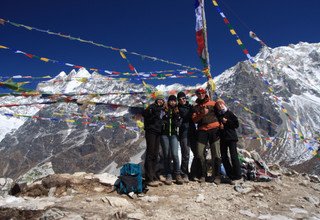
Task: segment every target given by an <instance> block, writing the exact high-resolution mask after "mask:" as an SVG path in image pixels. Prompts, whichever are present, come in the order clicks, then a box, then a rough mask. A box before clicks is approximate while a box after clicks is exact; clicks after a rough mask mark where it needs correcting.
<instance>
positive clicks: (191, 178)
mask: <svg viewBox="0 0 320 220" xmlns="http://www.w3.org/2000/svg"><path fill="white" fill-rule="evenodd" d="M189 180H190V181H193V182H198V181H199V179H198V178H197V177H190V179H189Z"/></svg>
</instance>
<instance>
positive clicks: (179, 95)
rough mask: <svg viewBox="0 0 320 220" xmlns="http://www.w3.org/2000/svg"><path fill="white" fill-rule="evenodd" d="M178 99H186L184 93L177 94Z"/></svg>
mask: <svg viewBox="0 0 320 220" xmlns="http://www.w3.org/2000/svg"><path fill="white" fill-rule="evenodd" d="M180 98H186V94H185V93H184V92H179V93H178V99H180Z"/></svg>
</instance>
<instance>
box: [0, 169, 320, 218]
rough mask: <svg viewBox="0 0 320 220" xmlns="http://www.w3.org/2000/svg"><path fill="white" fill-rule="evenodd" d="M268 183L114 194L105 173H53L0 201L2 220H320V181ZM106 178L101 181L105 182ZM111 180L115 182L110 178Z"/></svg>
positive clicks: (302, 177) (290, 178)
mask: <svg viewBox="0 0 320 220" xmlns="http://www.w3.org/2000/svg"><path fill="white" fill-rule="evenodd" d="M279 172H280V173H281V174H282V176H280V177H279V178H277V179H274V180H273V181H271V182H251V181H247V182H238V183H237V184H236V185H235V186H232V185H227V184H220V185H216V184H215V183H202V184H200V183H197V182H190V183H187V184H183V185H175V184H173V185H171V186H166V185H163V186H160V187H156V188H149V191H148V192H147V193H146V194H141V195H139V196H137V195H134V196H133V197H132V198H130V197H128V196H126V195H119V194H117V193H116V192H115V191H113V192H112V186H111V185H110V184H112V181H111V182H108V181H106V180H110V177H111V179H112V176H110V175H107V176H106V177H107V178H103V177H102V176H101V175H103V174H100V175H94V174H88V173H75V174H73V175H70V174H60V175H57V174H53V175H49V176H47V177H44V178H42V180H40V181H37V182H34V183H31V184H29V185H28V187H26V188H27V189H25V190H24V191H23V192H21V193H20V194H19V196H18V197H14V196H6V197H4V198H2V199H1V200H0V218H1V219H52V220H54V219H286V220H287V219H320V211H319V210H320V209H319V207H320V200H319V198H320V182H319V178H317V177H315V176H309V175H306V174H299V173H297V172H294V171H290V170H280V171H279ZM103 180H105V181H103ZM113 181H114V180H113Z"/></svg>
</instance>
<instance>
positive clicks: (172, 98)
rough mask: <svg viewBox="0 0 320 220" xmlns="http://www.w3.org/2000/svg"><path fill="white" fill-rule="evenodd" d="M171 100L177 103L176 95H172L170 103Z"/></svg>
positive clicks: (169, 99)
mask: <svg viewBox="0 0 320 220" xmlns="http://www.w3.org/2000/svg"><path fill="white" fill-rule="evenodd" d="M171 100H174V101H177V97H176V96H175V95H170V96H169V98H168V102H169V101H171Z"/></svg>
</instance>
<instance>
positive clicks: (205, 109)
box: [200, 106, 209, 115]
mask: <svg viewBox="0 0 320 220" xmlns="http://www.w3.org/2000/svg"><path fill="white" fill-rule="evenodd" d="M200 112H201V114H204V115H206V114H208V113H209V109H208V108H207V107H206V106H203V107H202V108H201V110H200Z"/></svg>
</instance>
